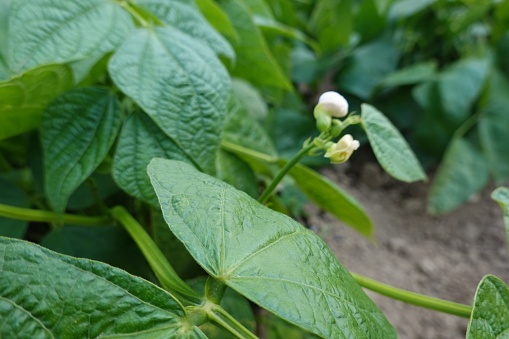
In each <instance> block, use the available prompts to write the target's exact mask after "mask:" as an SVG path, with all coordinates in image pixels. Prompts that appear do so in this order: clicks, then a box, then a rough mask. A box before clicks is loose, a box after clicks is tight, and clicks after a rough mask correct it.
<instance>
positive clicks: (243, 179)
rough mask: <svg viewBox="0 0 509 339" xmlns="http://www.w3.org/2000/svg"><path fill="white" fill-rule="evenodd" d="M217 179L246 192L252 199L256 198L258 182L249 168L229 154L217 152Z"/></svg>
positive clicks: (221, 151) (222, 151)
mask: <svg viewBox="0 0 509 339" xmlns="http://www.w3.org/2000/svg"><path fill="white" fill-rule="evenodd" d="M217 178H219V179H221V180H223V181H225V182H227V183H228V184H230V185H232V186H233V187H235V188H236V189H238V190H241V191H244V192H246V193H247V194H248V195H249V196H250V197H252V198H256V197H257V196H258V181H257V180H256V176H255V175H254V173H253V171H252V170H251V167H249V165H248V164H247V163H245V162H244V161H242V160H240V159H239V158H237V157H236V156H235V155H233V154H232V153H230V152H227V151H224V150H219V154H218V157H217Z"/></svg>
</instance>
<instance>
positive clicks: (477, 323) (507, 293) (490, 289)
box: [467, 275, 509, 339]
mask: <svg viewBox="0 0 509 339" xmlns="http://www.w3.org/2000/svg"><path fill="white" fill-rule="evenodd" d="M508 334H509V289H508V288H507V286H506V284H504V282H503V281H502V280H500V279H499V278H497V277H495V276H493V275H487V276H485V277H484V278H483V279H482V280H481V282H480V283H479V286H478V287H477V291H476V292H475V298H474V308H473V310H472V315H471V317H470V322H469V323H468V329H467V339H481V338H482V339H497V338H498V339H503V338H507V335H508Z"/></svg>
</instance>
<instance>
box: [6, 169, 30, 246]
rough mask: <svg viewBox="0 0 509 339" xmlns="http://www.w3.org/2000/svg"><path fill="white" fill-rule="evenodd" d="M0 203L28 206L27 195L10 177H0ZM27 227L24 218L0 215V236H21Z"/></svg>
mask: <svg viewBox="0 0 509 339" xmlns="http://www.w3.org/2000/svg"><path fill="white" fill-rule="evenodd" d="M0 203H1V204H6V205H9V206H16V207H29V203H28V197H27V195H26V194H25V192H23V191H22V190H21V189H20V188H19V187H17V186H16V185H15V184H14V182H13V178H12V177H10V176H9V177H8V176H6V175H2V176H1V177H0ZM27 227H28V222H27V221H25V220H17V219H11V218H3V217H0V236H4V237H9V238H20V239H21V238H23V236H24V235H25V232H26V230H27Z"/></svg>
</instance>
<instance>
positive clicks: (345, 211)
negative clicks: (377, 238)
mask: <svg viewBox="0 0 509 339" xmlns="http://www.w3.org/2000/svg"><path fill="white" fill-rule="evenodd" d="M278 162H279V164H280V165H281V166H284V164H285V163H286V160H279V161H278ZM289 174H290V175H291V176H292V178H293V179H294V180H295V183H296V184H297V186H298V187H299V188H300V189H301V190H302V192H304V194H306V196H307V197H308V198H309V199H311V201H313V202H314V203H315V204H317V205H318V206H319V207H320V208H322V209H323V210H324V211H327V212H329V213H331V214H332V215H334V216H335V217H336V218H338V219H339V220H341V221H342V222H344V223H345V224H347V225H349V226H351V227H352V228H353V229H354V230H356V231H357V232H359V233H360V234H362V235H364V236H366V237H371V236H372V235H373V223H372V222H371V220H370V219H369V217H368V216H367V214H366V212H365V211H364V209H363V208H362V206H361V205H360V204H359V203H358V202H357V200H355V198H353V197H352V196H350V195H349V194H348V193H346V192H345V191H343V190H342V189H341V188H340V187H339V186H337V185H336V184H334V183H333V182H332V181H330V180H329V179H327V178H325V177H324V176H322V175H320V174H319V173H317V172H315V171H313V170H312V169H310V168H308V167H306V166H304V165H297V166H294V167H293V168H292V169H291V170H290V172H289Z"/></svg>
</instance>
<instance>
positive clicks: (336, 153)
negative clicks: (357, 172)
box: [324, 134, 360, 164]
mask: <svg viewBox="0 0 509 339" xmlns="http://www.w3.org/2000/svg"><path fill="white" fill-rule="evenodd" d="M359 146H360V144H359V141H357V140H354V138H353V137H352V136H351V135H350V134H345V135H344V136H343V137H342V138H341V139H339V141H338V142H337V143H334V144H332V145H331V146H330V147H329V148H328V149H327V152H325V155H324V157H326V158H329V159H330V161H331V163H333V164H341V163H343V162H345V161H347V160H348V159H349V158H350V156H351V155H352V153H353V151H355V150H356V149H358V148H359Z"/></svg>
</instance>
